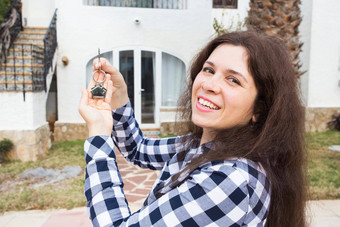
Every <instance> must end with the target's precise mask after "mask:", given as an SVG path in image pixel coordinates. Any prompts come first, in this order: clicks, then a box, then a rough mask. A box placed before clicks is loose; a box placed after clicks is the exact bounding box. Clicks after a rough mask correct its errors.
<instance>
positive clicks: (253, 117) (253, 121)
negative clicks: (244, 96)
mask: <svg viewBox="0 0 340 227" xmlns="http://www.w3.org/2000/svg"><path fill="white" fill-rule="evenodd" d="M256 121H257V114H254V115H253V116H252V117H251V123H253V124H255V123H256Z"/></svg>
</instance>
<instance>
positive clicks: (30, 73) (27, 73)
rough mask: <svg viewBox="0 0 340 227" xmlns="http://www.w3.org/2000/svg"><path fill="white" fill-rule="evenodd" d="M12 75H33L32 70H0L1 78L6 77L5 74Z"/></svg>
mask: <svg viewBox="0 0 340 227" xmlns="http://www.w3.org/2000/svg"><path fill="white" fill-rule="evenodd" d="M12 75H25V76H31V75H32V71H26V72H22V71H21V72H4V71H0V78H2V77H5V76H12Z"/></svg>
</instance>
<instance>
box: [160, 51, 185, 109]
mask: <svg viewBox="0 0 340 227" xmlns="http://www.w3.org/2000/svg"><path fill="white" fill-rule="evenodd" d="M185 74H186V73H185V65H184V62H183V61H181V60H180V59H178V58H177V57H175V56H173V55H170V54H167V53H164V52H163V53H162V106H168V107H169V106H177V100H178V98H179V96H180V94H181V93H182V91H183V88H184V85H185Z"/></svg>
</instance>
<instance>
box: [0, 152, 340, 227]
mask: <svg viewBox="0 0 340 227" xmlns="http://www.w3.org/2000/svg"><path fill="white" fill-rule="evenodd" d="M117 153H118V152H117ZM117 163H118V167H119V170H120V172H121V175H122V178H123V181H124V184H125V186H124V192H125V195H126V198H127V200H128V202H129V207H130V210H131V212H132V213H133V212H135V211H137V210H139V209H140V208H141V206H142V204H143V202H144V200H145V198H146V196H147V195H148V194H149V191H150V190H151V187H152V185H153V184H154V181H155V180H156V178H157V175H158V174H159V172H158V171H152V170H145V169H141V168H140V167H138V166H134V165H132V164H129V163H127V162H126V161H125V159H124V158H123V157H122V156H121V155H120V154H117ZM307 208H308V209H307V211H306V212H307V220H309V223H310V224H309V227H340V200H319V201H309V202H308V205H307ZM18 226H25V227H59V226H63V227H68V226H70V227H89V226H91V221H90V220H89V218H88V216H87V212H86V208H85V207H81V208H75V209H72V210H66V209H61V210H44V211H41V210H32V211H20V212H6V213H5V214H2V215H0V227H18Z"/></svg>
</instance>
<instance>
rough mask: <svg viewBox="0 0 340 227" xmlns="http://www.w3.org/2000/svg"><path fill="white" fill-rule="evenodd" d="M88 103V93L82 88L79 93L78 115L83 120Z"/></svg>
mask: <svg viewBox="0 0 340 227" xmlns="http://www.w3.org/2000/svg"><path fill="white" fill-rule="evenodd" d="M88 101H89V95H88V91H87V90H86V89H84V88H83V89H82V91H81V98H80V103H79V113H80V115H81V116H82V117H83V118H84V116H83V114H84V111H85V108H86V106H87V104H88Z"/></svg>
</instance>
